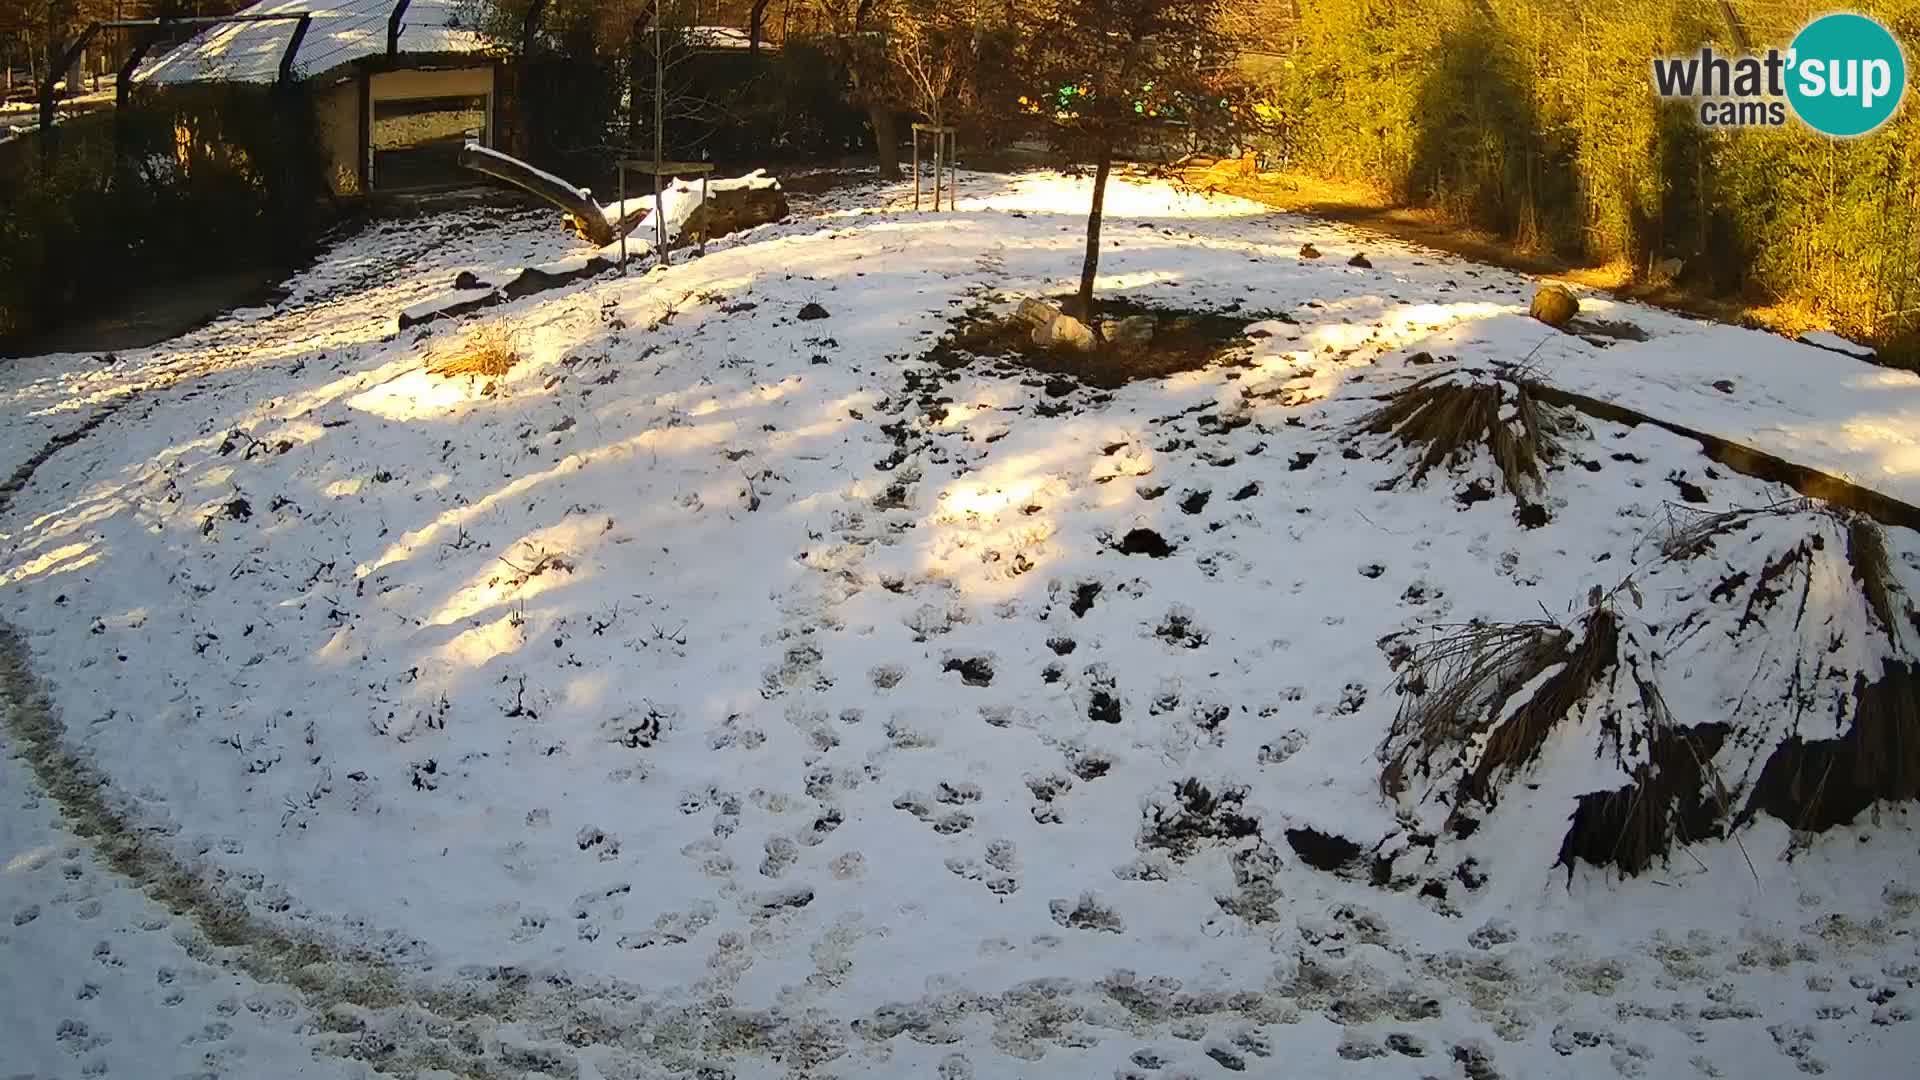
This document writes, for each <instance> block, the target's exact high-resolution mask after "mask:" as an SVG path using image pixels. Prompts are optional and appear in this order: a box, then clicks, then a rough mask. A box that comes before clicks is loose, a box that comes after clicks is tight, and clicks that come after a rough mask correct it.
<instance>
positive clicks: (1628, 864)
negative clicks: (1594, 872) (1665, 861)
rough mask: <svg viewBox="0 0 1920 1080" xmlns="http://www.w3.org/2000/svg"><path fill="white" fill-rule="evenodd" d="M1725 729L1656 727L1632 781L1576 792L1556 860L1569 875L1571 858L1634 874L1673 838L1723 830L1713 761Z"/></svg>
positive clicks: (1685, 840)
mask: <svg viewBox="0 0 1920 1080" xmlns="http://www.w3.org/2000/svg"><path fill="white" fill-rule="evenodd" d="M1727 733H1728V729H1727V727H1726V726H1724V725H1720V724H1703V725H1701V726H1699V727H1694V728H1678V727H1666V728H1664V729H1662V730H1660V731H1658V732H1656V733H1655V734H1654V735H1653V737H1652V738H1651V739H1650V740H1649V743H1648V747H1647V760H1646V761H1645V762H1643V763H1642V764H1641V765H1640V766H1639V767H1637V768H1636V769H1634V771H1633V782H1632V783H1630V784H1628V785H1626V786H1625V787H1622V788H1617V789H1615V790H1612V791H1596V792H1594V793H1592V794H1590V795H1583V796H1581V797H1580V799H1579V801H1578V803H1577V804H1576V806H1575V809H1574V812H1573V820H1572V824H1571V825H1569V826H1568V828H1567V833H1566V836H1565V837H1564V838H1562V839H1561V841H1560V858H1559V860H1558V864H1559V865H1561V866H1565V867H1566V868H1567V873H1568V875H1569V876H1571V875H1572V873H1573V861H1574V860H1575V859H1584V860H1586V861H1587V862H1590V863H1592V864H1594V865H1596V866H1617V867H1619V868H1620V871H1621V873H1623V874H1638V873H1640V872H1641V871H1643V870H1645V869H1647V868H1648V867H1650V866H1652V865H1653V862H1654V860H1655V859H1656V858H1661V857H1664V856H1665V855H1666V854H1667V853H1668V852H1669V851H1671V850H1672V849H1673V844H1674V842H1675V841H1676V840H1677V841H1679V842H1681V843H1682V844H1685V843H1690V842H1692V841H1694V840H1704V839H1709V838H1712V837H1716V836H1720V835H1722V834H1723V832H1724V831H1725V829H1724V823H1725V820H1726V814H1725V806H1726V798H1725V794H1726V793H1725V792H1724V791H1723V790H1722V789H1721V787H1720V784H1719V781H1718V779H1717V778H1716V776H1715V774H1714V772H1713V767H1712V764H1711V763H1712V761H1713V756H1714V755H1715V754H1717V753H1719V752H1720V746H1721V744H1722V743H1723V742H1725V741H1726V738H1727Z"/></svg>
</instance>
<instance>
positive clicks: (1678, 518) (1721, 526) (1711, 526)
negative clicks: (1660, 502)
mask: <svg viewBox="0 0 1920 1080" xmlns="http://www.w3.org/2000/svg"><path fill="white" fill-rule="evenodd" d="M1819 509H1820V504H1819V503H1817V502H1815V501H1814V500H1812V499H1806V498H1799V499H1783V500H1781V501H1780V502H1777V503H1771V504H1769V505H1767V506H1759V507H1750V508H1749V507H1739V508H1736V509H1733V510H1725V511H1721V512H1719V513H1714V512H1710V511H1706V510H1701V509H1698V508H1696V507H1692V506H1688V505H1686V504H1685V503H1673V502H1670V503H1667V504H1666V515H1667V516H1666V522H1665V526H1664V528H1663V529H1662V531H1661V533H1660V554H1661V555H1662V556H1664V557H1665V558H1668V559H1691V558H1695V557H1697V556H1699V555H1703V554H1705V553H1706V552H1708V551H1710V550H1712V548H1713V541H1714V540H1715V539H1716V538H1718V537H1721V536H1725V535H1726V534H1727V533H1730V532H1733V531H1735V530H1737V529H1739V528H1741V527H1743V526H1745V525H1746V524H1747V523H1748V522H1750V521H1752V520H1753V519H1755V518H1758V517H1768V516H1776V517H1786V516H1790V515H1793V514H1804V513H1811V512H1814V511H1817V510H1819Z"/></svg>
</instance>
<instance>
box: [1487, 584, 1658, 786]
mask: <svg viewBox="0 0 1920 1080" xmlns="http://www.w3.org/2000/svg"><path fill="white" fill-rule="evenodd" d="M1619 649H1620V622H1619V620H1618V619H1617V618H1616V617H1615V616H1614V613H1613V611H1612V610H1611V609H1609V608H1605V607H1596V608H1594V609H1593V610H1592V611H1590V612H1588V613H1587V617H1586V619H1585V620H1584V625H1583V626H1582V632H1581V635H1580V643H1579V644H1578V645H1575V646H1574V647H1573V648H1572V650H1570V651H1568V652H1566V653H1564V654H1563V656H1562V657H1559V658H1557V659H1560V660H1564V662H1565V665H1566V666H1565V667H1562V668H1561V669H1560V670H1559V671H1557V672H1555V673H1554V674H1553V675H1552V676H1550V677H1548V679H1547V680H1546V681H1545V682H1544V683H1542V684H1541V686H1540V689H1539V690H1537V691H1535V692H1534V695H1533V697H1531V698H1529V699H1527V703H1526V704H1524V705H1522V706H1520V707H1519V708H1518V709H1515V710H1514V712H1513V714H1512V715H1511V716H1509V717H1507V719H1506V721H1505V722H1503V723H1502V724H1501V725H1500V726H1499V727H1497V728H1495V729H1493V731H1492V732H1491V733H1489V735H1488V736H1487V742H1486V745H1485V746H1484V747H1482V748H1481V751H1480V760H1479V762H1478V764H1476V765H1475V766H1474V769H1473V773H1472V774H1471V775H1470V776H1469V777H1468V778H1467V780H1466V783H1465V785H1464V787H1465V790H1466V792H1467V793H1469V794H1471V795H1473V796H1475V797H1476V798H1479V799H1480V800H1481V801H1483V802H1488V801H1491V800H1492V797H1493V791H1492V787H1491V784H1492V781H1493V776H1494V773H1495V772H1498V771H1503V770H1504V771H1505V772H1506V773H1507V774H1508V775H1509V776H1511V775H1512V774H1513V772H1514V771H1515V770H1517V769H1519V768H1520V767H1522V766H1524V765H1526V764H1527V763H1529V762H1531V761H1532V760H1533V759H1534V758H1536V757H1538V756H1539V754H1540V747H1541V746H1542V745H1543V744H1545V743H1546V741H1547V736H1548V734H1550V733H1551V732H1552V731H1553V725H1555V724H1556V723H1559V721H1560V720H1561V718H1563V717H1565V716H1566V715H1567V714H1568V713H1570V712H1572V711H1573V710H1574V709H1575V708H1576V707H1577V706H1578V705H1579V704H1580V702H1581V701H1583V700H1585V699H1586V697H1587V695H1588V694H1589V693H1590V692H1592V690H1593V687H1594V684H1595V683H1597V682H1599V681H1600V677H1601V676H1602V675H1604V674H1606V673H1607V672H1608V671H1609V670H1611V669H1612V668H1613V666H1614V664H1615V662H1616V661H1617V659H1618V655H1619Z"/></svg>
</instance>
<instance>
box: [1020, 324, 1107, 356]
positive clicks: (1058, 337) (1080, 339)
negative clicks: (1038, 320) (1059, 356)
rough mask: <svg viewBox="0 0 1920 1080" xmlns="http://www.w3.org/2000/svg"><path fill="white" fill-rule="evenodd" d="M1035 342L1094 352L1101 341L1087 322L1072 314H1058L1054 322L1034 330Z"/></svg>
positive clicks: (1051, 346)
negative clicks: (1095, 337)
mask: <svg viewBox="0 0 1920 1080" xmlns="http://www.w3.org/2000/svg"><path fill="white" fill-rule="evenodd" d="M1033 340H1034V342H1035V344H1039V345H1045V346H1046V347H1047V348H1049V349H1064V350H1067V351H1069V352H1083V353H1084V352H1092V351H1093V350H1094V347H1095V346H1096V345H1098V344H1099V343H1098V342H1096V341H1095V340H1094V337H1093V330H1092V329H1091V328H1089V327H1088V326H1087V324H1086V323H1083V322H1081V321H1080V320H1079V319H1076V318H1074V317H1073V316H1071V315H1056V316H1055V317H1054V319H1053V321H1052V322H1050V323H1048V324H1047V325H1045V326H1043V327H1039V328H1037V329H1035V330H1034V332H1033Z"/></svg>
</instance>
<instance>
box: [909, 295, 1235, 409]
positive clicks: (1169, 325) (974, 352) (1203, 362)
mask: <svg viewBox="0 0 1920 1080" xmlns="http://www.w3.org/2000/svg"><path fill="white" fill-rule="evenodd" d="M1060 299H1066V298H1056V300H1060ZM1096 305H1097V306H1098V308H1099V310H1100V316H1099V317H1100V318H1102V319H1120V318H1125V317H1127V316H1131V315H1147V316H1150V317H1152V318H1153V319H1154V320H1155V327H1154V334H1153V341H1152V343H1151V344H1149V345H1146V346H1144V347H1141V348H1138V349H1121V348H1115V347H1106V348H1102V349H1099V350H1096V351H1095V352H1092V353H1079V352H1072V351H1063V350H1057V349H1051V348H1048V347H1046V346H1044V345H1036V344H1034V341H1033V327H1032V325H1031V324H1029V323H1026V322H1023V321H1021V320H1020V319H1017V318H1014V317H1012V316H1003V315H996V314H993V313H991V312H989V311H987V310H985V309H979V308H976V309H975V310H973V311H970V312H968V313H967V314H966V315H963V316H961V317H960V318H958V319H956V320H954V324H953V330H952V331H951V332H950V333H949V334H948V335H947V336H946V338H944V339H943V340H942V341H941V342H940V343H939V344H937V345H935V346H934V347H933V349H932V351H931V352H929V353H928V354H927V355H926V357H925V359H926V360H928V361H929V362H931V363H936V364H939V365H940V366H942V367H945V368H948V369H953V368H958V367H964V366H966V365H967V364H969V363H971V362H974V361H998V362H999V363H1000V365H1001V370H1003V371H1004V372H1005V373H1006V374H1008V375H1014V376H1018V375H1020V374H1022V372H1023V371H1024V372H1039V373H1040V374H1042V375H1045V376H1049V377H1051V378H1053V379H1063V378H1064V379H1066V380H1068V381H1067V382H1065V383H1064V384H1062V385H1061V387H1060V389H1062V390H1065V391H1067V392H1070V391H1071V389H1072V388H1073V386H1074V385H1075V384H1076V383H1077V384H1080V385H1085V386H1092V387H1097V388H1099V389H1102V390H1112V389H1116V388H1118V387H1121V386H1125V385H1126V384H1128V383H1130V382H1137V381H1139V380H1142V379H1164V378H1166V377H1168V376H1169V375H1177V374H1179V373H1181V372H1183V371H1198V370H1200V369H1202V368H1206V367H1211V366H1212V365H1214V364H1218V363H1226V362H1231V361H1233V360H1234V359H1236V358H1238V357H1240V356H1242V355H1244V353H1245V350H1246V348H1247V346H1248V345H1250V344H1251V340H1250V339H1249V338H1248V337H1247V334H1246V331H1247V327H1248V326H1250V325H1252V324H1253V323H1256V322H1259V321H1261V320H1262V319H1265V318H1267V317H1268V316H1265V315H1253V314H1237V313H1234V312H1227V311H1194V310H1186V309H1179V308H1158V307H1151V306H1148V305H1144V304H1137V303H1132V302H1129V301H1125V300H1101V301H1097V302H1096ZM1049 392H1052V391H1051V389H1050V391H1049Z"/></svg>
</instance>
